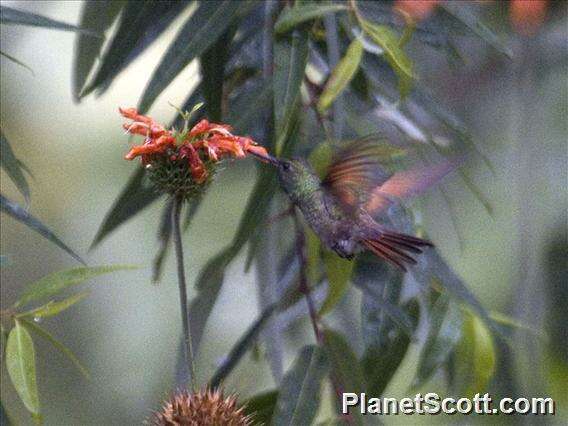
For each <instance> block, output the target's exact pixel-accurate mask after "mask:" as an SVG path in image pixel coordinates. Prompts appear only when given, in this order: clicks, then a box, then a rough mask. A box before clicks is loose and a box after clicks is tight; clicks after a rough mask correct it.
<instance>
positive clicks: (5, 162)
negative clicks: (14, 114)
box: [0, 130, 30, 204]
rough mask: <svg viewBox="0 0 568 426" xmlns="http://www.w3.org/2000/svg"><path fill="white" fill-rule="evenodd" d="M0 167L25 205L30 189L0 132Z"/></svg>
mask: <svg viewBox="0 0 568 426" xmlns="http://www.w3.org/2000/svg"><path fill="white" fill-rule="evenodd" d="M0 165H1V166H2V168H3V169H4V170H5V171H6V173H7V174H8V176H9V177H10V179H12V182H14V184H15V185H16V187H17V188H18V190H19V191H20V192H21V193H22V195H23V196H24V198H25V199H26V204H27V203H29V201H30V187H29V186H28V181H27V180H26V177H25V176H24V172H23V171H22V167H21V166H20V162H19V160H18V159H17V158H16V156H15V155H14V151H12V147H11V146H10V143H9V142H8V139H6V136H4V133H2V131H1V130H0Z"/></svg>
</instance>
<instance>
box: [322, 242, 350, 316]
mask: <svg viewBox="0 0 568 426" xmlns="http://www.w3.org/2000/svg"><path fill="white" fill-rule="evenodd" d="M323 264H324V265H325V271H326V274H327V282H328V289H327V295H326V297H325V300H324V301H323V305H322V307H321V309H320V311H319V314H320V315H325V314H327V313H328V312H330V311H331V310H332V309H333V308H334V307H335V305H337V304H338V303H339V301H340V300H341V298H342V297H343V295H344V294H345V292H346V291H347V289H348V288H349V279H350V278H351V273H352V272H353V267H354V265H355V263H354V262H353V261H351V260H348V259H343V258H341V257H339V256H337V255H336V254H335V253H332V252H330V251H327V250H325V251H324V252H323Z"/></svg>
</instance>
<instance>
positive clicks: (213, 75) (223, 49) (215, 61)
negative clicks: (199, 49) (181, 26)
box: [199, 24, 237, 122]
mask: <svg viewBox="0 0 568 426" xmlns="http://www.w3.org/2000/svg"><path fill="white" fill-rule="evenodd" d="M236 30H237V25H235V24H233V25H230V26H229V27H228V28H227V30H226V31H225V32H224V33H223V34H221V36H220V37H219V38H218V39H217V41H216V42H215V43H214V44H213V45H212V46H211V47H210V48H209V49H207V50H205V51H204V52H203V54H202V55H201V58H200V61H199V63H200V66H201V87H202V91H203V97H204V98H205V105H206V108H207V117H208V119H209V120H211V121H215V122H220V121H222V120H223V108H222V104H223V85H224V82H225V65H226V63H227V60H228V59H229V49H230V48H231V41H232V40H233V37H234V35H235V31H236Z"/></svg>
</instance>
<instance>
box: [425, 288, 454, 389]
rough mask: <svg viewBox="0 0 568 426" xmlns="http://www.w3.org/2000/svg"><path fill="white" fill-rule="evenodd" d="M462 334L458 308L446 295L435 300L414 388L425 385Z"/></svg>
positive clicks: (444, 360) (445, 359) (446, 358)
mask: <svg viewBox="0 0 568 426" xmlns="http://www.w3.org/2000/svg"><path fill="white" fill-rule="evenodd" d="M461 333H462V314H461V310H460V307H459V306H457V304H456V303H455V302H452V301H450V299H449V297H448V296H446V295H441V296H440V297H438V300H436V303H435V304H434V307H433V308H432V312H431V316H430V328H429V329H428V336H427V337H426V342H425V343H424V347H423V349H422V353H421V354H420V359H419V361H418V369H417V372H416V378H415V381H414V386H415V387H418V386H421V385H423V384H424V383H426V381H427V380H428V379H429V378H430V377H432V375H433V374H434V373H435V372H436V371H437V370H438V368H440V367H441V366H442V365H443V364H444V363H445V362H446V361H447V360H448V358H449V356H450V354H451V353H452V351H453V350H454V349H455V347H456V345H457V344H458V342H459V340H460V338H461Z"/></svg>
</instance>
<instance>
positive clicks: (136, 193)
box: [91, 167, 160, 249]
mask: <svg viewBox="0 0 568 426" xmlns="http://www.w3.org/2000/svg"><path fill="white" fill-rule="evenodd" d="M159 196H160V193H159V192H158V191H156V190H155V189H154V188H153V187H151V186H150V185H149V184H147V183H146V181H145V170H144V168H142V167H138V168H137V169H136V171H135V172H134V174H133V175H132V176H131V177H130V179H129V180H128V182H127V184H126V185H125V187H124V189H123V190H122V192H121V193H120V195H119V196H118V198H117V199H116V201H115V202H114V204H113V205H112V207H111V209H110V210H109V212H108V213H107V215H106V216H105V218H104V220H103V223H102V224H101V226H100V227H99V230H98V231H97V235H96V236H95V238H94V239H93V242H92V243H91V249H93V248H94V247H95V246H96V245H98V244H99V243H100V242H101V241H102V240H104V239H105V238H106V237H107V236H108V235H109V234H110V233H111V232H113V231H114V230H115V229H116V228H118V227H119V226H120V225H122V224H123V223H124V222H126V221H127V220H129V219H131V218H132V217H133V216H135V215H136V214H138V213H140V212H141V211H142V210H144V209H145V208H146V207H148V206H149V205H150V204H152V203H153V202H154V201H155V200H157V199H158V197H159Z"/></svg>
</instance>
